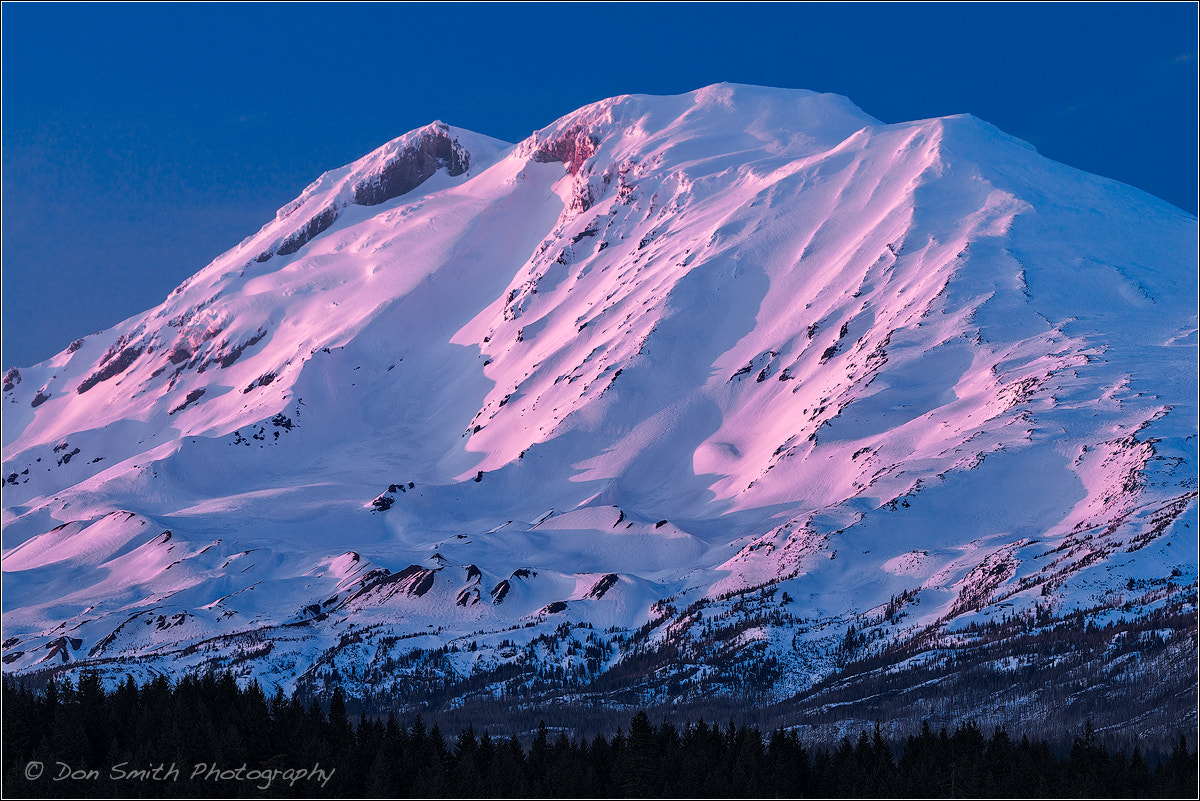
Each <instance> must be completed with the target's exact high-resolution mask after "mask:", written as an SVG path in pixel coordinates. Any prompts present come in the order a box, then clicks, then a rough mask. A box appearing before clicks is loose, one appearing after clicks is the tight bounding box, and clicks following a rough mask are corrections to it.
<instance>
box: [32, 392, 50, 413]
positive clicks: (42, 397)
mask: <svg viewBox="0 0 1200 801" xmlns="http://www.w3.org/2000/svg"><path fill="white" fill-rule="evenodd" d="M48 400H50V395H49V393H46V392H39V393H38V394H37V395H36V396H35V397H34V399H33V402H32V403H30V404H29V405H30V406H32V407H33V408H35V409H36V408H37V407H39V406H41V405H42V404H43V403H45V402H46V401H48Z"/></svg>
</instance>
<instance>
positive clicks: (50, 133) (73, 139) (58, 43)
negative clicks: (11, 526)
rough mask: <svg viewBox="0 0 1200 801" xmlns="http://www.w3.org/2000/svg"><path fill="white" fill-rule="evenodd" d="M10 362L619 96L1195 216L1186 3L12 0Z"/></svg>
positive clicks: (1191, 33)
mask: <svg viewBox="0 0 1200 801" xmlns="http://www.w3.org/2000/svg"><path fill="white" fill-rule="evenodd" d="M2 13H3V27H2V30H3V73H2V76H3V77H2V79H3V94H2V102H3V167H4V172H3V354H2V361H3V365H4V366H5V367H7V366H10V365H18V366H25V365H30V364H33V363H35V362H38V361H41V360H42V359H45V358H48V357H49V356H51V355H53V354H54V353H56V352H58V351H59V350H61V349H62V348H64V347H65V346H66V345H67V344H69V343H70V342H71V341H72V340H74V339H76V338H78V337H80V336H83V335H85V334H88V333H91V332H93V331H96V330H100V329H103V328H107V327H109V326H111V325H113V324H115V323H117V322H119V321H120V320H122V319H124V318H126V317H128V316H130V315H132V314H135V313H137V312H140V311H143V310H145V309H147V308H150V307H151V306H153V305H155V304H157V303H158V302H160V301H161V300H162V299H163V298H164V297H165V296H166V295H167V294H168V293H169V292H170V291H171V289H173V288H174V287H175V286H176V285H177V284H178V283H179V282H180V281H182V280H183V279H184V278H186V277H187V276H189V275H191V274H192V273H194V272H196V271H197V270H199V269H200V268H202V267H203V266H204V265H205V264H207V263H208V262H209V261H211V260H212V259H213V258H214V257H216V256H217V255H219V254H220V253H222V252H224V251H225V250H227V249H228V248H230V247H232V246H233V245H236V244H237V243H238V242H239V241H241V239H242V238H243V237H245V236H247V235H249V234H251V233H254V232H255V231H257V230H258V228H259V227H260V226H261V225H262V224H263V223H265V222H266V221H267V220H268V219H270V217H271V216H272V215H273V214H274V212H275V210H276V209H277V208H278V207H279V206H281V205H283V204H284V203H286V202H287V201H288V200H290V199H292V198H293V197H295V196H296V195H297V194H298V193H299V192H300V190H301V189H303V188H304V187H305V186H306V185H307V184H308V183H309V182H310V181H312V180H313V179H314V178H316V177H317V175H319V174H320V173H321V172H322V171H324V170H327V169H331V168H334V167H338V166H341V165H343V164H345V163H348V162H350V161H352V160H354V159H356V158H358V157H359V156H361V155H363V154H365V153H367V152H368V151H370V150H372V149H373V148H375V147H378V146H379V145H380V144H383V143H384V142H386V141H388V140H389V139H392V138H394V137H396V136H398V135H400V134H402V133H404V132H406V131H409V130H411V129H413V128H416V127H419V126H421V125H424V124H426V123H428V122H430V121H432V120H434V119H441V120H444V121H446V122H448V123H450V124H452V125H456V126H459V127H462V128H467V129H470V130H474V131H478V132H480V133H485V134H489V135H491V136H495V137H497V138H500V139H505V140H508V141H517V140H519V139H521V138H523V137H525V136H527V135H529V133H530V132H532V131H533V130H534V129H537V128H541V127H543V126H545V125H547V124H549V123H550V122H552V121H554V120H555V119H556V118H558V117H559V116H562V115H563V114H566V113H568V112H570V111H572V110H574V109H576V108H578V107H579V106H582V105H584V104H586V103H590V102H593V101H596V100H600V99H602V98H605V97H610V96H612V95H618V94H630V93H649V94H677V93H681V92H686V91H690V90H692V89H696V88H699V87H701V86H706V85H708V84H711V83H717V82H720V81H732V82H736V83H750V84H760V85H767V86H784V87H796V88H804V89H812V90H815V91H822V92H836V93H838V94H843V95H846V96H847V97H849V98H850V99H851V100H853V101H854V102H855V103H856V104H857V105H858V106H859V107H861V108H862V109H863V110H864V111H866V112H867V113H869V114H872V115H874V116H875V117H877V118H879V119H881V120H883V121H885V122H900V121H904V120H913V119H923V118H928V117H936V116H943V115H947V114H957V113H962V112H970V113H972V114H974V115H976V116H977V117H981V118H982V119H985V120H987V121H989V122H991V123H993V124H995V125H997V126H998V127H1000V128H1001V129H1003V130H1005V131H1007V132H1008V133H1011V134H1014V135H1016V136H1019V137H1021V138H1022V139H1025V140H1027V141H1029V142H1031V143H1033V144H1034V145H1036V146H1037V148H1038V149H1039V150H1040V151H1041V152H1042V153H1043V154H1044V155H1046V156H1049V157H1051V158H1053V159H1056V160H1058V161H1062V162H1065V163H1067V164H1070V165H1072V166H1075V167H1079V168H1081V169H1084V170H1087V171H1089V172H1094V173H1097V174H1100V175H1104V176H1106V177H1109V178H1115V179H1117V180H1120V181H1124V182H1126V183H1129V184H1132V185H1134V186H1136V187H1138V188H1140V189H1143V190H1145V191H1147V192H1150V193H1152V194H1155V195H1157V196H1159V197H1161V198H1163V199H1165V200H1168V201H1170V202H1171V203H1174V204H1175V205H1177V206H1179V207H1180V208H1182V209H1184V210H1186V211H1188V212H1190V213H1192V214H1195V213H1196V205H1197V190H1196V174H1197V162H1196V146H1197V140H1196V117H1197V105H1196V93H1197V80H1196V78H1197V60H1196V57H1197V47H1196V23H1197V5H1196V4H1195V3H1167V4H1154V3H1129V4H1123V3H1117V4H1113V3H1097V4H1092V3H1066V4H1042V3H1037V4H1018V3H998V4H984V3H967V4H961V5H959V4H950V3H944V4H907V3H906V4H888V3H883V4H855V3H835V4H820V3H799V4H778V3H770V4H761V5H758V4H746V3H736V4H723V3H705V4H694V5H693V4H639V3H621V4H591V3H571V4H549V3H547V4H531V5H526V4H496V5H493V4H466V5H456V4H451V3H437V4H361V5H354V4H337V5H333V4H298V5H291V4H283V3H280V4H224V3H213V4H208V3H204V4H169V5H153V4H149V3H138V4H132V3H131V4H82V3H78V4H77V3H70V4H61V5H60V4H50V3H5V4H4V5H3V12H2Z"/></svg>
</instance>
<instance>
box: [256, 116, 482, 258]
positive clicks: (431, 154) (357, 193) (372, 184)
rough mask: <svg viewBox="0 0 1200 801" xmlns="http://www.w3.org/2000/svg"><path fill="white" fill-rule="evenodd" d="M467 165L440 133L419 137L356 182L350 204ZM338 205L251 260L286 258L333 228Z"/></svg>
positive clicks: (375, 200) (384, 196)
mask: <svg viewBox="0 0 1200 801" xmlns="http://www.w3.org/2000/svg"><path fill="white" fill-rule="evenodd" d="M470 166H471V154H470V153H468V152H467V151H466V150H465V149H464V148H463V147H462V146H461V145H459V144H458V142H457V141H456V140H453V139H451V138H450V135H449V134H448V133H447V132H445V131H442V130H435V131H434V132H432V133H428V134H426V135H424V136H422V137H421V138H420V139H419V140H418V141H417V143H416V144H413V145H409V146H408V147H405V148H403V149H402V150H401V151H400V152H399V153H397V154H396V155H395V156H393V157H392V158H391V159H389V160H388V162H387V163H386V164H384V165H383V168H382V169H381V170H380V171H379V172H378V173H375V174H374V175H370V176H368V177H366V178H364V179H363V180H362V181H360V182H359V183H358V184H357V185H355V187H354V195H353V197H352V198H351V200H350V202H351V203H354V204H355V205H357V206H375V205H378V204H380V203H383V202H385V201H388V200H391V199H392V198H396V197H400V196H401V195H404V194H407V193H409V192H411V191H412V190H414V189H416V188H417V187H418V186H420V185H421V184H423V183H424V182H425V181H426V180H428V179H429V177H430V176H432V175H433V174H434V173H435V172H437V171H438V170H439V169H442V168H445V169H446V172H447V174H449V175H451V176H455V175H462V174H463V173H464V172H466V171H467V169H468V168H469V167H470ZM339 211H340V208H339V206H337V205H332V206H326V207H325V208H324V209H322V210H321V212H320V213H319V214H317V215H316V216H315V217H313V218H312V219H310V220H309V221H308V222H306V223H305V224H304V226H303V227H302V228H300V230H298V231H296V232H295V233H293V234H291V235H290V236H289V237H288V238H287V239H285V240H283V242H281V243H280V245H279V247H277V248H275V249H274V250H265V251H263V252H262V253H260V254H258V256H256V257H255V258H254V261H256V262H259V263H262V262H265V261H267V260H268V259H270V258H271V257H272V256H274V255H275V254H279V255H280V256H288V255H291V254H292V253H295V252H296V251H298V250H300V248H302V247H304V246H305V245H306V244H308V243H309V242H311V241H312V240H313V239H315V238H316V237H317V236H319V235H321V234H322V233H324V232H325V231H327V230H328V229H329V227H330V226H331V225H333V223H334V221H335V220H337V218H338V213H339Z"/></svg>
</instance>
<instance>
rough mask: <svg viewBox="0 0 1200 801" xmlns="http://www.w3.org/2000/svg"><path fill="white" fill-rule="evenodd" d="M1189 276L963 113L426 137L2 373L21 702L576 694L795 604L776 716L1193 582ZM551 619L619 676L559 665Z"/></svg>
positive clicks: (1190, 222) (629, 114) (726, 101)
mask: <svg viewBox="0 0 1200 801" xmlns="http://www.w3.org/2000/svg"><path fill="white" fill-rule="evenodd" d="M414 182H415V183H414ZM394 192H399V194H396V195H394V196H388V195H390V194H391V193H394ZM1196 264H1197V221H1196V219H1195V218H1193V217H1191V216H1190V215H1188V214H1185V213H1184V212H1182V211H1180V210H1179V209H1177V208H1174V207H1172V206H1170V205H1168V204H1166V203H1164V202H1162V201H1159V200H1157V199H1155V198H1153V197H1151V196H1149V195H1147V194H1145V193H1143V192H1141V191H1138V190H1136V189H1133V188H1131V187H1129V186H1126V185H1123V184H1120V183H1117V182H1114V181H1110V180H1106V179H1103V178H1099V177H1096V176H1093V175H1088V174H1085V173H1082V172H1079V171H1077V170H1074V169H1071V168H1069V167H1066V166H1063V165H1061V164H1057V163H1055V162H1052V161H1049V160H1047V159H1045V158H1043V157H1041V156H1039V155H1038V154H1037V152H1036V151H1035V150H1034V149H1033V148H1032V147H1031V146H1029V145H1028V144H1026V143H1024V142H1022V141H1020V140H1017V139H1015V138H1013V137H1010V136H1008V135H1006V134H1004V133H1003V132H1001V131H999V130H997V129H996V128H994V127H993V126H991V125H989V124H987V123H985V122H983V121H981V120H978V119H976V118H974V117H971V116H969V115H962V116H953V117H946V118H941V119H933V120H923V121H917V122H908V123H901V124H895V125H885V124H882V123H880V122H879V121H877V120H875V119H873V118H872V117H870V116H868V115H867V114H865V113H863V112H862V111H860V110H859V109H858V108H856V107H855V106H854V105H853V104H852V103H850V102H849V101H848V100H846V99H845V98H842V97H838V96H834V95H825V94H816V93H812V92H805V91H799V90H778V89H763V88H757V87H748V86H735V85H729V84H719V85H715V86H710V87H707V88H704V89H701V90H698V91H696V92H692V93H689V94H686V95H680V96H677V97H650V96H624V97H617V98H613V99H611V100H605V101H602V102H600V103H596V104H594V105H591V106H588V107H585V108H583V109H580V110H579V111H577V112H575V113H573V114H570V115H568V116H566V117H564V118H563V119H561V120H559V121H557V122H555V123H553V124H552V125H550V126H548V127H547V128H545V129H543V130H541V131H539V132H538V133H536V134H535V135H534V136H532V137H531V138H530V139H528V140H526V141H524V142H521V143H518V144H516V145H507V144H505V143H502V142H498V141H496V140H493V139H490V138H488V137H485V136H481V135H478V134H474V133H470V132H467V131H463V130H460V129H457V128H453V127H450V126H446V125H444V124H442V123H434V124H433V125H430V126H428V127H426V128H423V129H420V130H417V131H414V132H412V133H409V134H406V135H405V136H403V137H400V138H399V139H397V140H395V141H393V142H390V143H388V144H386V145H384V146H383V147H381V148H380V149H379V150H377V151H375V152H374V153H372V154H370V155H368V156H366V157H364V158H363V159H361V160H359V161H357V162H355V163H354V164H351V165H349V166H347V167H343V168H340V169H337V170H332V171H330V172H328V173H326V174H325V175H323V176H321V177H320V178H319V179H318V180H317V181H316V182H315V183H313V184H312V185H311V186H310V187H309V188H308V189H306V190H305V191H304V193H303V194H302V195H301V196H300V198H298V199H297V200H296V201H294V202H293V203H290V204H288V206H286V207H284V208H283V209H281V210H280V211H279V213H278V214H277V215H276V219H274V220H272V221H270V222H269V223H267V225H265V226H264V227H263V228H262V230H260V231H259V232H258V233H257V234H256V235H254V236H252V237H249V238H248V239H246V240H245V241H243V242H242V243H241V244H239V245H238V246H236V247H234V248H233V249H231V250H229V251H228V252H227V253H225V254H224V255H222V256H221V257H219V258H218V259H217V260H215V261H214V262H213V263H212V264H210V265H208V266H207V267H205V268H204V269H202V270H201V271H200V272H198V273H196V275H194V276H193V277H192V278H190V279H188V280H187V281H186V282H184V284H183V285H181V286H180V287H179V288H178V289H176V290H175V291H174V292H173V293H172V294H171V296H170V297H168V298H167V299H166V300H165V301H163V303H162V304H160V305H159V306H158V307H156V308H154V309H151V310H149V311H147V312H146V313H144V314H141V315H138V316H136V317H133V318H130V319H129V320H126V321H125V322H123V323H121V324H119V325H117V326H115V327H113V328H112V329H110V330H108V331H104V332H100V333H97V334H94V335H91V336H89V337H86V338H84V339H82V340H80V341H79V342H76V343H74V344H72V345H71V347H69V348H68V349H66V350H64V351H62V352H61V353H60V354H58V355H57V356H55V357H54V358H53V359H50V360H49V361H46V362H43V363H41V364H38V365H34V366H32V367H21V368H19V369H9V370H8V372H7V373H6V374H5V380H4V395H3V465H4V467H3V478H4V479H5V483H4V489H3V506H4V510H3V571H4V572H3V609H4V613H3V628H4V637H5V641H4V649H3V654H4V657H3V659H4V670H5V671H8V672H13V673H17V674H27V673H39V672H40V671H44V670H46V669H48V668H54V669H59V670H64V669H66V670H74V669H77V668H79V667H81V666H83V665H87V664H95V665H99V666H101V667H103V668H104V670H106V671H109V672H111V674H112V675H115V676H122V675H124V674H125V673H133V674H134V675H136V676H140V677H147V676H150V675H152V674H154V673H160V672H165V673H167V674H169V675H181V674H183V673H186V672H189V671H201V670H205V669H209V668H212V667H217V668H225V667H231V668H233V669H234V670H235V671H237V672H238V673H239V675H242V676H247V677H248V676H254V677H257V678H258V679H259V680H260V681H266V682H276V683H279V684H281V685H282V686H284V687H285V688H292V687H295V686H297V683H301V684H304V683H306V682H307V683H308V684H309V685H312V686H318V687H319V686H323V685H321V684H320V682H321V681H323V680H325V681H326V684H327V683H328V682H327V680H329V678H330V677H331V676H333V677H334V679H333V680H335V681H341V682H342V683H343V684H344V685H345V686H346V687H347V689H348V691H349V692H351V693H359V694H361V693H362V692H363V691H364V689H378V688H381V687H383V688H386V687H400V686H403V682H402V679H403V677H404V675H405V671H406V670H407V671H411V670H413V669H414V668H412V667H411V666H409V667H406V666H405V665H406V663H405V661H404V659H403V658H402V657H403V655H404V654H405V653H406V652H410V651H412V649H425V650H431V649H437V648H441V647H443V646H449V648H447V649H446V651H447V652H446V653H444V654H443V659H442V661H441V662H440V663H438V664H439V665H441V667H440V668H438V669H440V670H443V671H444V672H446V673H447V675H450V674H453V675H454V676H456V677H458V678H463V677H468V676H470V675H471V674H472V673H473V672H479V671H487V670H493V669H495V668H496V667H497V666H498V665H502V664H507V663H511V664H519V663H521V661H522V660H529V659H533V660H535V661H539V663H540V664H543V665H552V666H555V667H561V668H563V669H564V670H566V671H567V673H568V674H569V675H570V676H572V677H573V680H576V684H577V685H579V686H585V685H586V683H587V682H588V681H591V680H593V679H595V678H596V677H597V676H598V675H600V674H603V673H604V672H606V671H608V670H611V669H613V668H614V667H615V666H617V665H619V664H620V663H621V660H622V659H623V658H625V657H626V656H627V654H628V653H630V652H631V651H630V649H631V648H632V647H633V646H632V643H634V642H637V643H638V645H637V647H638V648H639V649H646V648H652V647H654V646H655V645H656V644H658V645H662V644H664V643H686V642H688V641H689V638H690V639H691V640H698V639H699V638H700V637H701V635H702V634H704V633H705V632H706V631H707V632H708V634H711V629H706V626H707V625H708V624H707V623H706V622H705V621H706V617H705V616H706V615H708V616H709V617H708V618H707V620H709V621H711V620H712V616H713V615H715V614H717V613H718V612H721V611H728V610H729V609H730V606H729V604H731V603H733V601H732V600H731V599H743V600H744V599H745V598H746V597H748V596H747V594H746V593H745V592H742V593H741V594H740V595H733V594H734V593H738V592H739V591H745V590H747V589H751V590H752V591H754V592H758V590H759V588H764V589H768V590H769V591H770V592H771V593H774V592H775V591H779V592H781V593H783V594H784V596H788V597H790V598H791V599H794V600H792V601H791V603H790V604H788V605H787V606H786V609H787V611H788V613H789V615H791V616H792V617H791V618H790V619H791V620H794V619H799V618H803V619H804V620H806V621H807V623H806V624H805V626H804V627H803V628H799V627H797V626H796V625H793V623H789V622H788V620H782V622H781V621H779V620H776V621H775V622H774V623H772V622H769V621H765V622H760V623H756V624H755V626H754V627H751V628H746V629H745V630H743V631H741V632H739V633H738V635H737V636H736V637H731V638H730V639H729V641H728V642H727V643H726V645H728V647H729V648H730V649H732V651H734V652H736V651H738V650H739V649H757V650H755V651H754V653H756V654H758V655H759V656H760V657H761V656H762V655H763V654H768V655H770V656H772V657H773V658H774V659H776V660H777V661H778V664H779V665H780V666H781V670H780V671H779V673H778V675H777V676H776V677H775V678H774V679H773V680H772V689H771V690H770V692H771V693H773V696H772V697H785V696H786V695H788V694H790V693H795V692H797V691H799V690H802V689H803V688H805V687H807V686H809V685H811V684H813V683H814V682H815V681H817V680H819V679H820V678H822V677H825V676H828V675H830V674H831V673H832V672H833V671H834V670H835V668H836V666H835V657H834V647H835V646H836V645H837V644H838V643H839V642H840V641H841V638H842V635H843V632H844V631H845V629H846V626H847V624H849V623H850V622H853V621H858V623H857V624H856V625H859V626H860V627H861V626H863V625H864V623H863V621H866V620H868V618H870V616H871V615H878V614H879V613H880V610H882V609H883V607H884V606H885V605H887V604H888V603H889V601H890V600H893V599H896V598H898V597H900V596H902V595H903V596H904V598H905V599H906V600H905V603H904V604H903V607H904V613H903V614H901V615H898V616H894V617H893V616H889V619H888V620H887V621H877V625H876V624H872V625H875V627H876V629H877V635H876V637H877V641H876V642H875V644H874V646H873V647H877V648H878V647H882V646H883V645H885V644H887V643H889V642H896V641H898V640H899V639H902V638H903V637H905V636H909V635H910V634H911V633H912V632H914V631H918V630H925V631H928V630H936V631H938V632H941V633H942V635H944V636H951V635H952V634H953V632H954V631H955V630H956V628H957V627H961V626H963V625H965V624H966V623H968V622H971V621H981V620H988V619H999V618H1000V617H1002V616H1012V615H1019V614H1025V613H1030V614H1032V610H1033V609H1034V608H1035V606H1042V607H1046V606H1049V607H1052V608H1053V609H1054V613H1055V614H1056V615H1058V616H1062V615H1064V614H1066V613H1068V612H1070V611H1071V610H1083V609H1093V608H1096V607H1097V606H1099V605H1101V600H1102V599H1105V598H1110V599H1111V596H1112V594H1113V593H1114V592H1123V591H1125V589H1126V587H1127V586H1128V587H1133V586H1134V585H1135V584H1137V583H1139V582H1140V583H1141V584H1139V586H1143V585H1144V586H1150V585H1153V584H1155V582H1157V583H1158V584H1161V583H1162V581H1163V580H1164V579H1167V578H1168V577H1171V578H1172V579H1173V581H1174V582H1175V584H1177V585H1179V586H1182V587H1187V586H1191V587H1192V588H1193V589H1194V587H1195V582H1196V573H1197V569H1196V567H1197V547H1196V519H1197V518H1196V493H1197V456H1196V448H1197V437H1196V433H1197V405H1196V395H1197V390H1196V386H1197V310H1196V301H1197V271H1196ZM1155 586H1157V585H1155ZM1193 594H1194V593H1193ZM1127 595H1128V597H1126V598H1125V599H1124V600H1125V602H1128V601H1134V600H1136V599H1135V595H1137V594H1136V593H1127ZM763 597H764V598H765V597H767V596H766V595H765V594H764V595H763ZM772 597H774V596H772ZM1165 597H1166V596H1165V595H1164V594H1163V593H1159V594H1158V595H1157V596H1152V595H1146V596H1144V599H1148V600H1144V601H1143V602H1141V603H1142V607H1139V608H1144V607H1146V606H1147V605H1150V606H1152V605H1153V603H1155V602H1156V601H1155V600H1154V598H1165ZM703 599H707V601H706V604H699V605H697V602H699V601H702V600H703ZM773 603H775V604H777V605H778V603H779V600H778V598H775V600H774V601H773ZM689 607H691V611H688V609H689ZM564 622H565V623H568V624H570V628H572V629H573V630H574V629H576V628H577V627H580V626H581V625H586V624H591V628H590V629H584V630H583V632H584V633H582V634H579V635H578V637H579V638H580V642H579V643H578V644H579V645H580V646H581V648H582V646H583V645H584V643H583V640H582V638H583V636H584V634H588V635H592V636H593V638H594V641H595V642H601V641H602V642H604V643H607V644H608V646H609V647H607V648H606V649H598V650H597V651H596V652H594V653H593V661H591V662H588V661H587V660H586V659H585V658H584V657H583V655H582V651H580V653H579V655H572V654H568V653H566V652H564V651H562V650H557V651H556V650H554V649H553V648H550V649H549V650H547V649H546V648H544V647H542V646H537V647H534V646H531V645H530V644H531V643H533V641H534V640H535V638H538V637H542V636H543V635H547V634H548V633H552V632H555V631H558V632H559V636H567V637H569V636H575V635H565V634H564V632H565V629H563V628H562V626H561V624H562V623H564ZM643 627H645V628H643ZM639 628H642V631H641V632H640V633H639V635H638V636H633V635H634V632H635V631H636V630H638V629H639ZM639 637H640V639H639ZM542 642H543V643H544V642H545V640H543V641H542ZM763 649H765V650H763ZM568 650H569V649H568ZM595 653H600V654H601V656H600V657H595ZM680 659H681V660H682V657H681V658H680ZM680 664H681V665H682V664H683V662H682V661H681V662H680ZM689 664H690V669H693V672H695V671H699V675H705V671H706V670H707V668H706V666H705V664H704V659H703V658H701V657H696V658H695V659H694V660H693V661H692V663H689ZM427 669H429V670H432V669H434V668H431V667H428V666H427ZM681 669H682V668H681ZM571 671H574V673H572V672H571Z"/></svg>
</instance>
